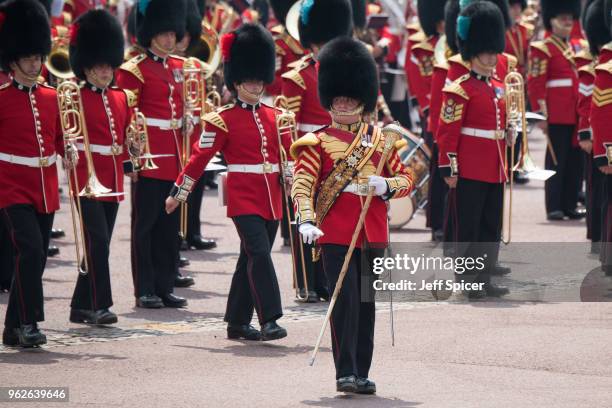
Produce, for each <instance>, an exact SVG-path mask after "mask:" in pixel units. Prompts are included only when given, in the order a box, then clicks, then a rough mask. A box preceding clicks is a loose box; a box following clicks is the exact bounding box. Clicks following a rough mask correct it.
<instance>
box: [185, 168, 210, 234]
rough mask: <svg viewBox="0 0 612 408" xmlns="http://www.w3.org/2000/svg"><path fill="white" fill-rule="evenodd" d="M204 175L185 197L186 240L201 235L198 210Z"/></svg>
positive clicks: (200, 207)
mask: <svg viewBox="0 0 612 408" xmlns="http://www.w3.org/2000/svg"><path fill="white" fill-rule="evenodd" d="M205 178H206V177H205V176H202V177H200V179H199V180H198V181H197V182H196V183H195V184H194V186H193V190H192V191H191V193H190V194H189V197H188V198H187V203H188V204H187V237H186V238H187V240H189V239H190V238H193V237H195V236H196V235H202V233H201V222H200V210H201V209H202V198H203V196H204V183H205V181H206V180H205Z"/></svg>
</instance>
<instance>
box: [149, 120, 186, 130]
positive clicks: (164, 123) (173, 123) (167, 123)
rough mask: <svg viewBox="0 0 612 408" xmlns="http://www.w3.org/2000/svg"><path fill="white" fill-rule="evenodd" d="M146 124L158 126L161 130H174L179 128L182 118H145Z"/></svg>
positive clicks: (181, 124)
mask: <svg viewBox="0 0 612 408" xmlns="http://www.w3.org/2000/svg"><path fill="white" fill-rule="evenodd" d="M146 123H147V126H153V127H157V128H160V129H161V130H176V129H180V128H181V127H182V126H183V119H182V118H181V119H172V120H168V119H154V118H147V120H146Z"/></svg>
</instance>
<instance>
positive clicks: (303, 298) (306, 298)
mask: <svg viewBox="0 0 612 408" xmlns="http://www.w3.org/2000/svg"><path fill="white" fill-rule="evenodd" d="M295 301H296V302H299V303H317V302H318V301H319V295H317V292H315V291H314V290H309V291H308V293H306V289H304V288H300V290H299V297H298V298H297V299H295Z"/></svg>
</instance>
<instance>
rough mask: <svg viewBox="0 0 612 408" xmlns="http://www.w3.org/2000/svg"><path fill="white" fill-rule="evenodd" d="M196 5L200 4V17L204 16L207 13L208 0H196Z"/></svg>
mask: <svg viewBox="0 0 612 408" xmlns="http://www.w3.org/2000/svg"><path fill="white" fill-rule="evenodd" d="M195 2H196V6H198V13H200V17H202V18H204V15H205V14H206V0H195Z"/></svg>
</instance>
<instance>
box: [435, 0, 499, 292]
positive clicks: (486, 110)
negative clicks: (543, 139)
mask: <svg viewBox="0 0 612 408" xmlns="http://www.w3.org/2000/svg"><path fill="white" fill-rule="evenodd" d="M504 37H505V30H504V19H503V15H502V13H501V12H500V10H499V8H498V7H496V6H495V5H493V4H491V2H482V1H478V2H474V3H472V4H470V5H469V6H467V7H466V8H465V9H463V10H462V11H461V13H460V15H459V18H458V21H457V42H458V46H459V50H460V52H461V56H462V58H463V60H464V61H469V63H470V66H471V71H470V73H469V74H467V75H464V76H462V77H461V78H459V79H457V80H456V81H454V82H453V83H451V84H450V85H448V86H446V87H445V88H444V95H443V100H442V111H441V114H440V124H439V128H438V143H439V144H440V156H439V166H440V171H441V172H442V174H443V176H444V177H445V181H446V183H447V184H448V186H449V187H450V188H451V191H450V192H449V199H448V202H449V209H448V212H449V213H451V214H453V217H454V218H455V222H456V226H455V229H454V237H452V240H453V244H454V245H455V246H456V249H455V255H456V256H466V257H473V258H477V257H483V256H485V258H486V259H487V261H486V263H485V268H484V269H483V270H481V271H479V272H478V273H468V272H467V271H466V273H464V274H463V275H456V279H457V280H458V281H468V282H473V283H481V284H483V285H482V288H483V290H474V291H469V297H470V298H481V297H484V296H501V295H503V294H506V293H507V292H508V290H507V289H506V288H501V287H497V286H494V285H493V284H492V283H491V280H490V279H491V272H492V270H493V269H494V268H496V263H497V262H496V261H497V254H498V248H499V241H500V238H501V225H502V211H503V188H504V183H505V182H506V181H507V174H506V171H505V167H504V166H505V161H506V158H505V155H506V132H505V130H506V118H505V116H506V107H505V103H504V84H503V83H502V82H501V81H499V80H497V79H496V78H495V76H494V72H495V66H496V63H497V61H498V56H499V54H501V53H502V52H503V51H504V48H505V44H504V41H505V38H504ZM485 254H486V255H485Z"/></svg>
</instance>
